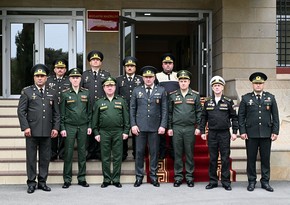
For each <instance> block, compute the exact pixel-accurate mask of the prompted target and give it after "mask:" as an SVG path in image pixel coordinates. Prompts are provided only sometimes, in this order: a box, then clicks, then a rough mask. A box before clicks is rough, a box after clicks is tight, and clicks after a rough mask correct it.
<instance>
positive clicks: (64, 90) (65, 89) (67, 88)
mask: <svg viewBox="0 0 290 205" xmlns="http://www.w3.org/2000/svg"><path fill="white" fill-rule="evenodd" d="M68 90H70V88H66V89H64V90H62V91H61V92H63V93H64V92H66V91H68Z"/></svg>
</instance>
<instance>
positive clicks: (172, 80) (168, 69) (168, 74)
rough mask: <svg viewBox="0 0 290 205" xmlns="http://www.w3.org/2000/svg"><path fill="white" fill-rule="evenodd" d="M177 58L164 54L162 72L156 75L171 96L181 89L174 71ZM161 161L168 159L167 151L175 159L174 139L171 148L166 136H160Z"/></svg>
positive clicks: (170, 142)
mask: <svg viewBox="0 0 290 205" xmlns="http://www.w3.org/2000/svg"><path fill="white" fill-rule="evenodd" d="M174 61H175V57H174V56H173V55H172V54H171V53H164V54H163V55H162V57H161V62H162V72H159V73H156V78H157V80H158V82H159V85H161V86H163V87H164V88H165V90H166V92H167V93H168V94H169V93H171V92H173V91H175V90H177V89H178V88H179V84H178V79H177V72H175V71H173V68H174ZM159 137H160V145H159V159H164V158H165V157H166V153H167V151H169V154H170V156H171V157H172V158H174V151H173V143H172V139H170V141H169V146H170V147H167V146H166V135H160V136H159Z"/></svg>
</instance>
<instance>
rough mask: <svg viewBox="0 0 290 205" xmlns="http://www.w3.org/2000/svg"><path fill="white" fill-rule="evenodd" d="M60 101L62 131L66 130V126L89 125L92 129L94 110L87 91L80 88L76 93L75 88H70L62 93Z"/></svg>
mask: <svg viewBox="0 0 290 205" xmlns="http://www.w3.org/2000/svg"><path fill="white" fill-rule="evenodd" d="M60 99H61V100H60V113H61V126H60V127H61V130H66V124H69V125H75V126H78V125H85V124H87V125H88V128H91V118H92V109H91V104H90V100H89V99H90V98H89V91H88V90H87V89H85V88H80V89H79V92H78V93H76V92H75V91H74V90H73V88H68V89H66V90H64V91H63V92H62V93H61V97H60Z"/></svg>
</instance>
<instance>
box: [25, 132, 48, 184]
mask: <svg viewBox="0 0 290 205" xmlns="http://www.w3.org/2000/svg"><path fill="white" fill-rule="evenodd" d="M37 150H38V154H39V160H38V176H37V173H36V170H37V169H36V164H37ZM50 151H51V140H50V137H26V172H27V178H28V179H27V185H28V186H36V176H37V180H38V184H39V185H40V186H43V185H45V184H46V180H47V175H48V167H49V162H50Z"/></svg>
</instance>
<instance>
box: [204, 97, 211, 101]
mask: <svg viewBox="0 0 290 205" xmlns="http://www.w3.org/2000/svg"><path fill="white" fill-rule="evenodd" d="M203 99H204V101H205V102H206V101H209V100H211V97H204V98H203Z"/></svg>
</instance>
